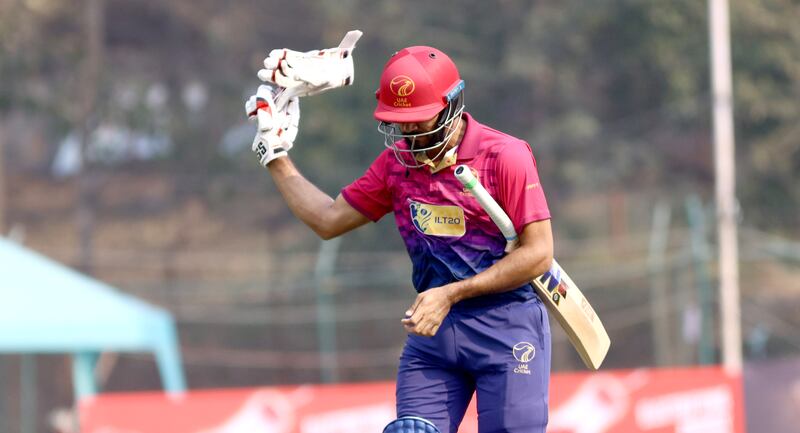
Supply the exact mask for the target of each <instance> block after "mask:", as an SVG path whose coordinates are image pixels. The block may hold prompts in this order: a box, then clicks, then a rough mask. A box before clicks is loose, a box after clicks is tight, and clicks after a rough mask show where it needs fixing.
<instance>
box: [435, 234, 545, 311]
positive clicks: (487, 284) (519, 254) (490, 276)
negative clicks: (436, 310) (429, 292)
mask: <svg viewBox="0 0 800 433" xmlns="http://www.w3.org/2000/svg"><path fill="white" fill-rule="evenodd" d="M519 240H520V245H519V247H518V248H517V249H515V250H513V251H511V252H510V253H508V254H507V255H506V256H505V257H503V258H502V259H501V260H499V261H498V262H497V263H495V264H494V265H492V266H491V267H489V268H488V269H486V270H484V271H483V272H481V273H479V274H477V275H475V276H474V277H472V278H468V279H466V280H463V281H458V282H455V283H452V284H448V285H447V286H443V289H446V290H447V292H448V297H449V298H450V300H451V301H452V302H453V303H455V302H458V301H461V300H463V299H468V298H473V297H475V296H481V295H488V294H491V293H499V292H505V291H508V290H511V289H514V288H517V287H519V286H521V285H523V284H525V283H527V282H530V281H531V280H533V279H534V278H536V277H538V276H539V275H542V274H543V273H545V272H547V270H548V269H550V264H551V262H552V261H553V234H552V231H551V228H550V220H542V221H536V222H533V223H530V224H528V225H526V226H525V227H524V228H523V230H522V233H521V234H520V236H519Z"/></svg>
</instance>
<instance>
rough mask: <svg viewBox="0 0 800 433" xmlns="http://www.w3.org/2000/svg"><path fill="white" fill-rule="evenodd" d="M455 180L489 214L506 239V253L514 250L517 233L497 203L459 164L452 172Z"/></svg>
mask: <svg viewBox="0 0 800 433" xmlns="http://www.w3.org/2000/svg"><path fill="white" fill-rule="evenodd" d="M454 174H455V176H456V179H458V181H459V182H461V184H462V185H464V188H466V189H467V190H469V192H470V193H471V194H472V196H473V197H475V199H476V200H478V203H479V204H480V205H481V207H482V208H483V209H484V210H485V211H486V213H487V214H489V217H490V218H491V219H492V221H494V223H495V224H496V225H497V227H498V228H499V229H500V231H501V232H502V233H503V236H505V238H506V251H511V250H512V249H514V248H515V247H516V245H517V243H518V242H519V239H518V238H517V232H516V231H515V230H514V224H513V223H512V222H511V218H509V217H508V215H507V214H506V212H505V211H504V210H503V208H501V207H500V205H499V204H497V201H495V199H494V198H493V197H492V196H491V195H490V194H489V192H488V191H486V188H484V187H483V185H481V183H480V182H479V181H478V178H477V177H475V174H473V173H472V170H471V169H470V168H469V166H467V165H464V164H461V165H459V166H458V167H456V170H455V172H454Z"/></svg>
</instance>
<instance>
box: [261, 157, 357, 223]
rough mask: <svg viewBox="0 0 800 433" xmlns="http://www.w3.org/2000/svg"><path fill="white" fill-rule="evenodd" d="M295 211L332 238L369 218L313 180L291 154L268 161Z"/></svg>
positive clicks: (275, 179) (277, 182) (298, 216)
mask: <svg viewBox="0 0 800 433" xmlns="http://www.w3.org/2000/svg"><path fill="white" fill-rule="evenodd" d="M267 168H268V169H269V172H270V174H271V175H272V179H273V180H274V181H275V185H276V186H277V188H278V191H280V193H281V195H282V196H283V198H284V200H285V201H286V204H287V205H288V206H289V209H291V211H292V213H293V214H294V215H295V216H296V217H297V218H298V219H300V220H301V221H303V222H304V223H305V224H306V225H307V226H308V227H310V228H311V229H312V230H314V232H315V233H316V234H317V235H318V236H319V237H321V238H322V239H331V238H334V237H336V236H339V235H341V234H343V233H346V232H348V231H350V230H352V229H354V228H356V227H359V226H362V225H364V224H366V223H368V222H369V219H367V218H366V217H365V216H364V215H362V214H361V213H360V212H358V211H357V210H355V209H353V208H352V207H351V206H350V205H349V204H348V203H347V202H346V201H345V200H344V199H343V198H342V197H341V196H339V197H337V198H336V199H335V200H334V199H333V198H331V196H329V195H328V194H326V193H325V192H323V191H322V190H320V189H319V188H317V187H316V185H314V184H313V183H311V182H309V181H308V180H307V179H306V178H305V177H303V175H302V174H301V173H300V171H299V170H298V169H297V167H295V166H294V164H293V163H292V161H291V160H289V158H288V157H284V158H278V159H276V160H274V161H272V162H270V164H269V165H267Z"/></svg>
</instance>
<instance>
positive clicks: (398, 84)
mask: <svg viewBox="0 0 800 433" xmlns="http://www.w3.org/2000/svg"><path fill="white" fill-rule="evenodd" d="M415 87H416V85H415V84H414V80H412V79H411V78H410V77H408V76H406V75H398V76H396V77H394V78H392V81H390V82H389V89H390V90H391V91H392V93H394V94H395V96H399V97H401V98H405V97H406V96H410V95H411V94H412V93H414V88H415Z"/></svg>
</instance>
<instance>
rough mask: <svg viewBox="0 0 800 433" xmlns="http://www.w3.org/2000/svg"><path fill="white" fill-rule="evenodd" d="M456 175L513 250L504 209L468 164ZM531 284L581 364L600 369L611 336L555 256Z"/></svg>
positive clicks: (514, 239) (511, 231) (513, 236)
mask: <svg viewBox="0 0 800 433" xmlns="http://www.w3.org/2000/svg"><path fill="white" fill-rule="evenodd" d="M455 176H456V178H457V179H458V180H459V181H460V182H461V183H462V184H463V185H464V187H465V188H467V190H469V191H470V193H472V195H473V197H475V199H477V200H478V203H480V205H481V207H482V208H483V209H484V210H485V211H486V213H488V214H489V217H491V218H492V221H494V223H495V224H497V227H498V228H500V231H501V232H502V233H503V236H505V238H506V251H510V250H511V249H513V248H514V247H515V246H516V245H517V242H518V239H517V233H516V232H515V231H514V224H513V223H512V222H511V219H510V218H509V217H508V215H507V214H506V213H505V211H504V210H503V209H502V208H501V207H500V205H498V204H497V202H496V201H495V200H494V198H492V196H491V195H489V193H488V192H487V191H486V189H485V188H484V187H483V185H481V183H480V182H479V181H478V179H477V178H476V177H475V175H474V174H473V173H472V171H471V170H470V169H469V167H468V166H466V165H459V166H458V167H456V171H455ZM532 283H533V287H534V288H535V290H536V293H537V294H538V295H539V297H540V298H541V299H542V301H543V302H544V304H545V305H546V306H547V309H548V311H550V314H551V315H552V316H553V317H555V319H556V320H557V321H558V323H559V324H560V325H561V327H562V328H563V329H564V331H565V332H566V333H567V336H568V337H569V341H570V342H571V343H572V346H573V347H575V350H577V351H578V354H579V355H580V357H581V359H582V360H583V363H584V364H586V366H587V367H588V368H591V369H592V370H597V369H598V368H600V364H602V363H603V360H604V359H605V357H606V354H607V353H608V349H609V347H611V339H610V338H608V333H606V329H605V327H603V323H602V322H601V321H600V318H599V317H598V316H597V314H596V313H595V312H594V309H593V308H592V306H591V305H590V304H589V301H588V300H587V299H586V297H585V296H583V293H582V292H581V291H580V289H578V286H577V285H575V283H574V282H573V281H572V279H571V278H570V277H569V275H567V273H566V272H565V271H564V269H562V268H561V266H560V265H559V264H558V262H556V260H555V259H553V265H552V266H551V267H550V270H549V271H547V272H545V273H544V274H543V275H541V276H539V277H537V278H535V279H534V280H533V281H532Z"/></svg>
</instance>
